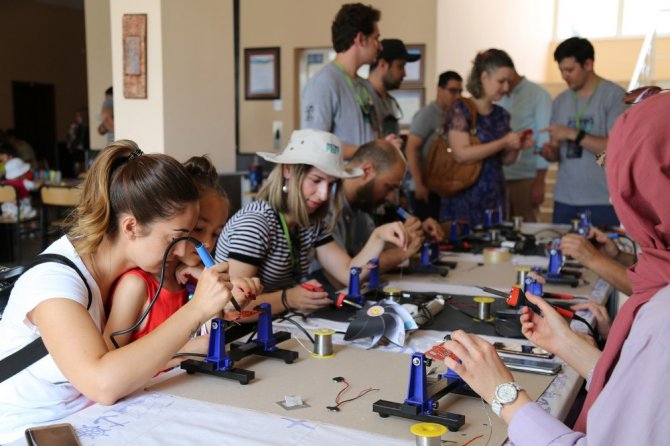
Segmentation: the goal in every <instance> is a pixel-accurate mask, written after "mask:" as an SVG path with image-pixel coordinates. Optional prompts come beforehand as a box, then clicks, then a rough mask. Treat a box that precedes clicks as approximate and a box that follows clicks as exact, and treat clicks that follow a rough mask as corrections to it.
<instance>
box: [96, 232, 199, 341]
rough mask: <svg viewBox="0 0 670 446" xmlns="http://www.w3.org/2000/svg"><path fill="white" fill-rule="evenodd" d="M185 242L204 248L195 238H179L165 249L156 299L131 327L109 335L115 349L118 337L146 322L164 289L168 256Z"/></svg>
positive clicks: (152, 300) (152, 299)
mask: <svg viewBox="0 0 670 446" xmlns="http://www.w3.org/2000/svg"><path fill="white" fill-rule="evenodd" d="M184 240H187V241H189V242H191V243H193V244H194V245H195V246H196V247H200V246H202V243H201V242H200V240H198V239H196V238H193V237H178V238H176V239H174V240H172V242H170V244H169V245H168V246H167V248H165V253H164V254H163V261H162V263H161V277H160V280H159V282H158V289H157V290H156V293H155V294H154V297H152V298H151V302H150V303H149V305H147V308H146V310H144V313H142V315H141V316H140V318H139V319H138V320H137V322H135V323H134V324H133V325H132V326H131V327H128V328H126V329H123V330H118V331H115V332H113V333H112V334H110V335H109V338H110V340H111V341H112V344H114V347H116V348H119V344H118V342H116V339H115V338H116V337H117V336H121V335H124V334H126V333H132V332H133V331H135V330H137V328H138V327H139V326H140V325H142V322H143V321H144V319H146V317H147V315H148V314H149V312H150V311H151V308H153V306H154V304H155V303H156V300H158V295H159V294H160V292H161V290H162V289H163V281H164V279H165V265H166V264H167V259H168V255H169V254H170V251H171V250H172V248H174V246H175V245H176V244H177V243H179V242H182V241H184Z"/></svg>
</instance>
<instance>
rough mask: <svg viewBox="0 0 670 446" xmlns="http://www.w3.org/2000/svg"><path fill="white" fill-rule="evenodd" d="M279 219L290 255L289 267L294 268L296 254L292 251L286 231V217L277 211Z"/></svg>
mask: <svg viewBox="0 0 670 446" xmlns="http://www.w3.org/2000/svg"><path fill="white" fill-rule="evenodd" d="M279 221H280V222H281V228H282V230H283V231H284V237H285V238H286V244H287V245H288V251H289V254H290V255H291V268H294V269H295V265H296V254H295V252H294V251H293V242H292V241H291V233H290V232H289V231H288V225H287V224H286V217H284V213H283V212H279Z"/></svg>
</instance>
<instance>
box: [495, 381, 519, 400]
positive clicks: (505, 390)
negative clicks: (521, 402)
mask: <svg viewBox="0 0 670 446" xmlns="http://www.w3.org/2000/svg"><path fill="white" fill-rule="evenodd" d="M517 393H518V391H517V388H516V386H514V385H513V384H512V383H506V384H501V385H500V386H498V387H497V388H496V399H498V400H499V401H500V402H501V403H502V404H509V403H511V402H513V401H514V400H516V397H517Z"/></svg>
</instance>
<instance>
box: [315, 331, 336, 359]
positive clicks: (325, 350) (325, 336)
mask: <svg viewBox="0 0 670 446" xmlns="http://www.w3.org/2000/svg"><path fill="white" fill-rule="evenodd" d="M313 334H314V353H312V356H313V357H314V358H320V359H327V358H332V357H333V356H335V354H334V353H333V335H334V334H335V330H331V329H330V328H319V329H318V330H315V331H314V332H313Z"/></svg>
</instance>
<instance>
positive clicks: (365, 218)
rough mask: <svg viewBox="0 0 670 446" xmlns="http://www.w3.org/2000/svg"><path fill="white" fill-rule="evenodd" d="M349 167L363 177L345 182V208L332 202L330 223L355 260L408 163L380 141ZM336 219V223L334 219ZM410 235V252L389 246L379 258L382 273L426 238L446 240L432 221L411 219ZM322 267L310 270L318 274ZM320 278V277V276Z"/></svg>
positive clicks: (359, 152) (364, 148) (407, 225)
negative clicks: (361, 173)
mask: <svg viewBox="0 0 670 446" xmlns="http://www.w3.org/2000/svg"><path fill="white" fill-rule="evenodd" d="M348 166H349V167H353V168H360V169H361V170H362V171H363V175H361V176H360V177H357V178H346V179H344V180H342V191H343V196H342V200H343V204H342V206H337V207H336V203H335V202H333V201H331V203H330V211H329V214H328V221H329V222H331V223H334V224H333V237H334V238H335V241H336V242H337V243H338V244H339V245H340V246H342V247H343V248H344V250H345V251H346V252H347V254H348V255H350V256H355V255H356V254H357V253H358V252H360V251H361V249H362V248H363V246H365V244H366V243H367V241H368V239H369V238H370V236H371V235H372V233H373V232H374V230H375V222H374V220H373V217H372V212H373V211H374V210H375V209H376V208H378V207H379V206H381V205H382V204H384V203H385V202H386V200H387V198H388V197H389V195H393V196H394V198H395V194H396V193H397V190H398V188H399V187H400V185H401V183H402V179H403V175H404V173H405V168H406V166H407V163H406V161H405V158H404V157H403V155H402V153H401V152H400V150H398V149H397V148H396V147H395V146H394V145H393V144H391V143H390V142H388V141H386V140H383V139H377V140H374V141H371V142H369V143H367V144H363V145H362V146H360V147H359V148H358V150H357V151H356V153H355V154H354V156H353V157H352V158H351V160H349V164H348ZM334 216H337V219H336V220H334V219H333V217H334ZM404 225H405V230H406V231H407V233H408V235H409V239H408V243H407V246H408V248H407V249H401V248H398V247H396V246H390V247H388V248H387V249H385V250H384V251H383V252H382V253H381V255H380V256H379V269H380V272H382V273H383V272H385V271H388V270H390V269H392V268H395V267H397V266H398V265H399V264H400V263H401V262H403V261H404V260H406V259H408V258H410V257H411V256H413V255H414V254H416V253H417V252H418V251H419V250H420V249H421V246H422V245H423V242H424V240H425V239H426V237H429V238H430V240H435V241H442V238H443V236H444V234H443V232H442V228H441V227H440V224H439V223H438V222H437V221H435V220H434V219H432V218H430V217H429V218H427V219H426V220H424V221H423V222H422V221H420V220H419V219H418V218H416V217H414V216H410V217H409V218H407V220H405V222H404ZM319 268H320V265H319V264H318V263H317V262H314V264H313V265H312V266H311V269H312V271H313V273H314V274H318V273H319V272H321V271H322V270H319ZM317 277H318V276H317ZM328 281H329V282H330V283H331V284H332V285H333V287H334V288H335V289H339V288H341V287H342V286H341V284H339V283H336V282H337V281H335V280H334V278H332V277H328Z"/></svg>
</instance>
